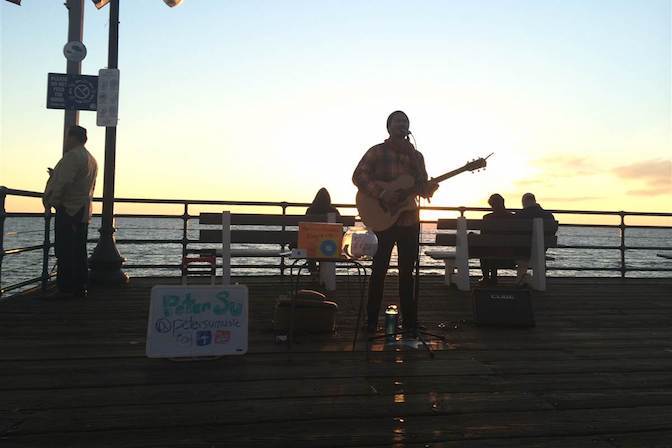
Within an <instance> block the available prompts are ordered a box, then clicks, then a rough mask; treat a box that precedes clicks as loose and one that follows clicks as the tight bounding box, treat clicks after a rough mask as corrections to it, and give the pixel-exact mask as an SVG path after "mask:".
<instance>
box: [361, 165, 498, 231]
mask: <svg viewBox="0 0 672 448" xmlns="http://www.w3.org/2000/svg"><path fill="white" fill-rule="evenodd" d="M491 155H492V154H490V155H489V156H487V157H485V158H482V157H480V158H478V159H476V160H472V161H471V162H469V163H466V164H465V165H464V166H463V167H461V168H458V169H456V170H453V171H449V172H447V173H445V174H442V175H440V176H438V177H434V178H432V179H431V182H434V183H437V184H438V183H439V182H443V181H444V180H446V179H450V178H451V177H453V176H457V175H458V174H460V173H464V172H466V171H475V170H478V169H481V168H485V166H486V164H487V163H486V160H487V159H488V157H490V156H491ZM377 184H378V185H379V186H380V187H382V188H383V189H384V190H386V191H394V192H398V193H399V197H401V198H404V199H402V200H401V201H399V202H398V203H396V204H392V205H391V206H389V207H387V206H385V205H384V204H383V202H382V201H381V200H380V199H378V198H374V197H371V196H369V195H368V194H366V193H364V192H362V191H358V192H357V198H356V203H357V210H358V211H359V216H360V218H362V222H363V223H364V225H365V226H366V227H368V228H369V229H371V230H373V231H374V232H382V231H383V230H387V229H389V228H390V227H392V226H393V225H394V223H395V222H397V220H398V219H399V216H400V215H401V214H402V213H403V212H405V211H406V210H415V209H416V208H417V207H418V203H417V201H416V197H417V196H418V192H417V191H416V189H415V180H414V179H413V177H412V176H409V175H408V174H403V175H401V176H399V177H397V178H396V179H394V180H392V181H389V182H383V181H378V182H377Z"/></svg>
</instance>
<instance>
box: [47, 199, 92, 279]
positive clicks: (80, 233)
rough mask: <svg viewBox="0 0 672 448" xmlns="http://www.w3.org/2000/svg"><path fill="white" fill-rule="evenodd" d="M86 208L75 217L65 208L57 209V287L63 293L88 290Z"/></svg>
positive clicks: (55, 228)
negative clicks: (84, 216)
mask: <svg viewBox="0 0 672 448" xmlns="http://www.w3.org/2000/svg"><path fill="white" fill-rule="evenodd" d="M83 214H84V208H81V209H80V210H79V211H78V212H77V213H75V215H74V216H70V215H68V213H67V212H66V211H65V209H64V208H62V207H59V208H57V209H56V220H55V223H54V230H55V233H56V241H55V252H56V258H57V259H58V272H57V274H56V285H57V286H58V290H59V291H61V292H78V291H81V290H83V289H86V284H87V281H88V276H89V270H88V266H87V253H86V238H87V235H88V230H89V224H88V223H86V222H82V216H83Z"/></svg>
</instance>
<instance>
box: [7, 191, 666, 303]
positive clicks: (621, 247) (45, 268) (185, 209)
mask: <svg viewBox="0 0 672 448" xmlns="http://www.w3.org/2000/svg"><path fill="white" fill-rule="evenodd" d="M8 196H15V197H26V198H41V197H42V194H41V193H39V192H34V191H25V190H15V189H10V188H6V187H0V282H1V280H2V269H3V260H4V258H5V257H8V256H12V255H16V254H21V253H26V252H33V251H41V252H42V267H41V275H40V276H37V277H34V278H30V279H26V280H23V281H21V282H17V283H15V284H11V285H7V286H3V287H0V297H2V296H3V295H4V294H6V293H8V292H10V291H14V290H19V289H22V288H25V287H27V286H30V285H40V287H41V288H43V289H44V288H46V287H47V285H48V282H49V280H50V279H52V278H53V277H54V274H52V273H51V272H50V271H49V260H50V258H52V255H51V254H50V251H51V248H52V247H53V246H54V244H53V242H52V235H51V221H52V219H51V215H50V214H45V213H31V212H7V211H6V209H5V203H6V201H5V199H6V198H7V197H8ZM94 202H102V199H101V198H94ZM115 203H116V204H145V205H153V206H157V205H175V206H181V208H182V213H181V214H151V213H147V214H144V213H131V214H129V213H118V214H115V218H145V219H159V218H170V219H178V220H181V222H182V225H181V229H180V230H181V238H177V239H156V238H145V239H117V240H116V242H117V244H119V245H128V244H141V245H151V244H176V245H180V246H181V252H182V256H183V257H184V256H185V255H186V254H187V252H188V250H189V245H190V244H196V243H198V240H192V239H189V237H188V229H189V225H188V223H189V220H192V219H197V218H198V214H193V215H192V214H190V213H189V212H190V207H191V208H192V210H193V208H194V207H203V206H223V207H271V208H275V207H277V208H278V212H279V214H282V215H286V214H287V211H288V209H291V208H305V207H307V206H308V205H310V204H309V203H304V202H270V201H216V200H194V199H144V198H117V199H116V200H115ZM334 205H335V206H336V207H338V208H339V209H350V210H355V206H354V205H353V204H334ZM422 210H427V211H432V212H438V213H448V212H450V213H455V214H459V215H460V216H467V214H474V213H487V212H490V211H491V210H490V209H489V208H485V207H438V206H427V207H422ZM549 211H551V212H552V213H554V214H555V215H556V219H557V218H558V216H557V215H560V216H562V215H594V216H613V217H618V218H619V219H620V223H619V224H566V223H561V224H560V226H561V227H577V228H581V227H584V228H613V229H618V230H619V232H620V244H618V245H607V246H600V245H588V244H584V245H582V244H575V245H563V244H558V248H559V249H576V250H592V249H604V250H618V251H620V266H619V267H616V268H614V267H595V266H569V267H568V266H563V267H552V266H550V267H548V271H554V270H556V271H559V270H563V271H614V272H620V276H621V277H625V276H626V273H627V272H634V271H642V272H672V268H661V267H653V266H649V267H646V268H635V267H630V266H628V265H627V263H626V251H627V250H670V249H671V248H670V247H669V246H628V245H626V230H630V229H668V230H672V226H657V225H656V226H649V225H646V226H643V225H627V224H626V222H625V220H626V217H663V218H671V217H672V213H646V212H626V211H595V210H549ZM355 214H356V213H355ZM98 216H100V215H99V214H94V217H98ZM7 218H22V219H25V218H41V219H43V220H44V231H43V238H42V244H33V245H30V246H26V247H13V248H9V249H7V248H5V221H6V219H7ZM434 222H436V221H435V220H423V221H422V223H423V224H430V223H434ZM281 230H282V231H283V232H284V231H287V229H286V227H285V226H282V228H281ZM96 241H97V240H96V239H93V240H91V239H90V240H89V242H96ZM430 244H431V243H423V245H430ZM122 253H123V251H122ZM279 258H280V262H279V263H275V264H271V263H269V264H254V265H249V264H232V265H231V268H239V269H249V268H253V269H257V268H270V269H278V271H279V273H281V274H282V273H283V272H284V270H285V269H286V266H287V265H286V263H285V259H284V257H279ZM137 261H142V260H137ZM392 267H393V268H394V266H392ZM438 268H439V267H438V266H436V265H422V266H421V269H438ZM123 269H124V270H135V269H157V270H158V269H165V270H174V271H175V272H176V273H177V272H180V271H181V269H182V263H181V260H176V262H175V263H154V264H152V263H141V262H140V263H138V262H136V263H129V264H125V265H124V266H123ZM0 284H1V283H0Z"/></svg>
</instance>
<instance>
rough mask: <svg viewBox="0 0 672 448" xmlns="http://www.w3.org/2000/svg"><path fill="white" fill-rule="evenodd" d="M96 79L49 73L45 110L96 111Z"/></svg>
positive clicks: (87, 76) (95, 77)
mask: <svg viewBox="0 0 672 448" xmlns="http://www.w3.org/2000/svg"><path fill="white" fill-rule="evenodd" d="M97 96H98V77H97V76H90V75H75V74H66V73H49V77H48V80H47V109H67V110H96V101H97Z"/></svg>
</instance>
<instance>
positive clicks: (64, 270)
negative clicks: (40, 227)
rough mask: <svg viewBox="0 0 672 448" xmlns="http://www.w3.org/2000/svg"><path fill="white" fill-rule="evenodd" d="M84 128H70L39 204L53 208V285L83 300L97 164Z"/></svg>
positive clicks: (64, 292) (87, 271)
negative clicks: (56, 265)
mask: <svg viewBox="0 0 672 448" xmlns="http://www.w3.org/2000/svg"><path fill="white" fill-rule="evenodd" d="M86 141H87V136H86V129H85V128H83V127H81V126H72V127H70V129H68V133H67V135H66V138H65V145H64V149H65V154H63V157H62V158H61V160H60V161H59V162H58V164H57V165H56V167H55V168H54V169H53V170H52V169H51V168H49V169H48V171H49V180H48V181H47V186H46V188H45V190H44V196H43V198H42V202H43V203H44V207H45V209H46V210H47V211H50V210H51V207H54V208H55V209H56V220H55V223H54V230H55V234H56V236H55V237H56V242H55V252H56V258H57V259H58V272H57V275H56V285H57V286H58V290H59V292H61V293H62V294H74V295H75V296H77V297H86V295H87V290H86V288H87V282H88V273H89V270H88V266H87V252H86V239H87V235H88V229H89V222H90V221H91V213H92V209H91V200H92V198H93V190H94V188H95V186H96V175H97V174H98V164H97V163H96V159H94V158H93V156H92V155H91V153H89V151H88V150H87V149H86V148H85V147H84V144H85V143H86Z"/></svg>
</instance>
